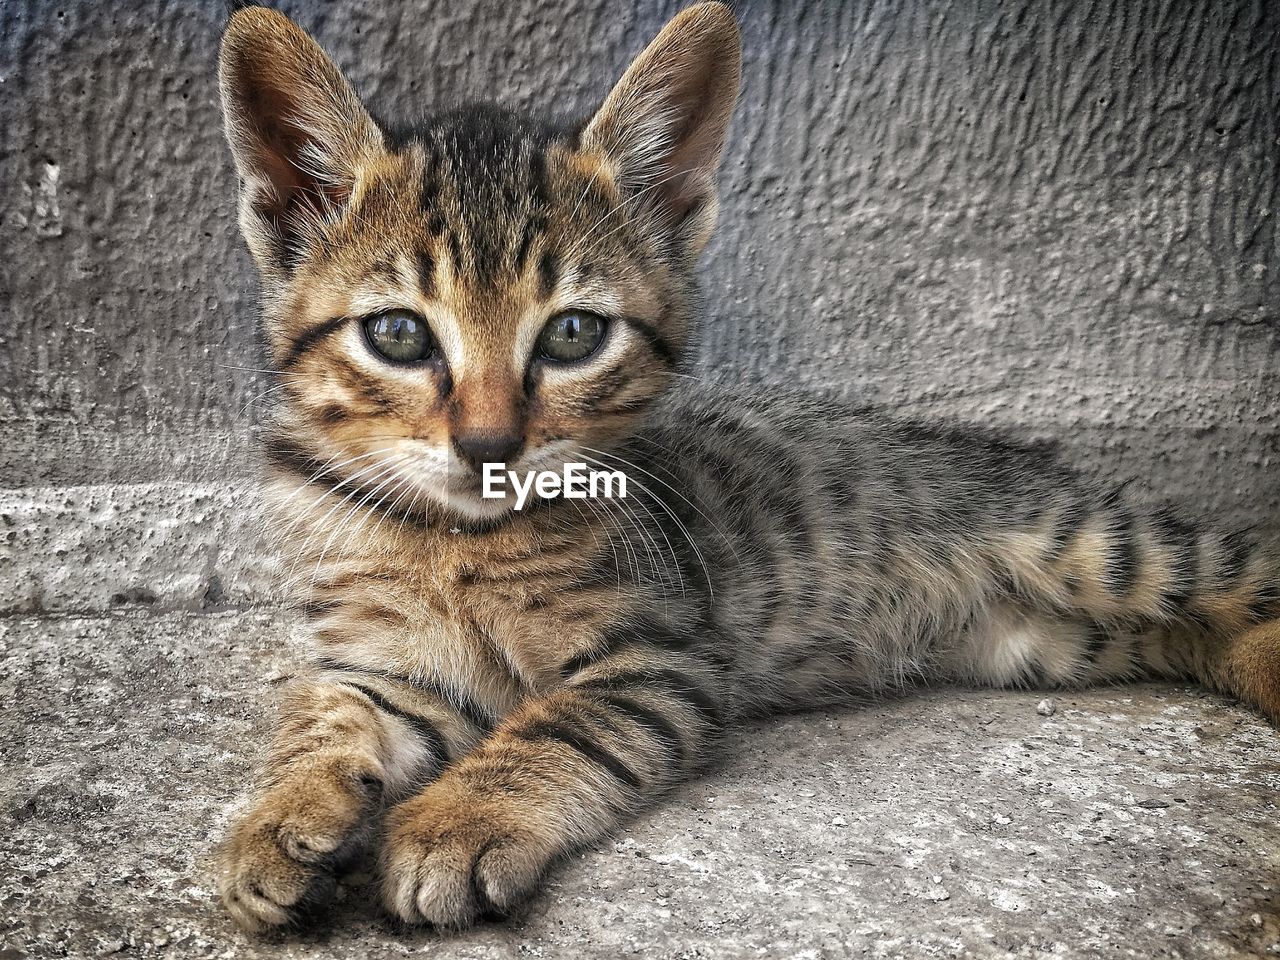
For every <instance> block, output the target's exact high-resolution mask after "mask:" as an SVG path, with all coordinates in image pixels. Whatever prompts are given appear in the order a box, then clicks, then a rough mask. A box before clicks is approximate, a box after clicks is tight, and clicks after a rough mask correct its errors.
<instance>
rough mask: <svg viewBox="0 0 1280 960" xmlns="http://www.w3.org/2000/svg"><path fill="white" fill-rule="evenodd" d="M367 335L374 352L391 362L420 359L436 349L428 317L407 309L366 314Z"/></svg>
mask: <svg viewBox="0 0 1280 960" xmlns="http://www.w3.org/2000/svg"><path fill="white" fill-rule="evenodd" d="M364 335H365V337H366V339H368V341H369V346H371V347H372V348H373V349H374V352H376V353H378V354H380V355H381V356H383V357H385V358H386V359H388V360H390V361H391V362H392V363H417V362H418V361H419V360H425V359H426V358H427V357H429V356H431V355H432V354H433V353H434V352H435V349H436V344H435V341H434V340H433V339H432V337H431V331H430V330H428V329H427V321H425V320H423V319H422V318H421V317H420V316H418V315H417V314H416V313H410V312H409V311H408V310H385V311H383V312H382V313H376V314H374V315H373V316H372V317H367V318H366V319H365V321H364Z"/></svg>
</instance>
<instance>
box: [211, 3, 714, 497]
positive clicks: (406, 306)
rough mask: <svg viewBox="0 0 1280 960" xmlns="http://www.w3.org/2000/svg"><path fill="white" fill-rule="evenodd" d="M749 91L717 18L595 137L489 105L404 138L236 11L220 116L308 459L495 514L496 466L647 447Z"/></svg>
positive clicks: (687, 38) (289, 31)
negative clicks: (486, 490) (486, 487)
mask: <svg viewBox="0 0 1280 960" xmlns="http://www.w3.org/2000/svg"><path fill="white" fill-rule="evenodd" d="M738 78H739V39H738V30H737V26H736V24H735V22H734V19H733V16H732V14H731V13H730V12H729V10H728V8H727V7H725V6H724V5H722V4H719V3H703V4H699V5H698V6H694V7H691V8H689V9H687V10H685V11H684V12H683V13H681V14H680V15H679V16H677V17H676V18H675V19H674V20H672V21H671V22H670V23H669V24H668V25H667V26H666V28H665V29H664V30H663V31H662V32H661V33H660V34H659V35H658V37H657V38H656V39H655V40H654V41H653V43H652V44H650V45H649V47H648V48H647V49H646V50H645V51H644V52H643V53H642V54H641V55H640V56H639V57H638V58H637V59H636V60H635V62H634V63H632V65H631V67H630V68H629V69H628V70H627V72H626V74H625V75H624V76H623V77H622V79H621V80H620V81H619V82H618V84H617V85H616V86H615V87H614V89H613V90H612V91H611V92H610V93H609V95H608V96H607V97H606V98H605V100H604V102H603V104H602V105H601V106H600V108H599V109H598V110H597V111H596V113H595V114H594V115H593V116H592V117H591V118H590V119H588V120H587V121H585V122H584V123H580V124H576V125H573V126H565V127H562V126H555V125H552V124H548V123H545V122H542V121H539V120H536V119H533V118H528V117H523V116H518V115H515V114H512V113H510V112H508V111H505V110H501V109H498V108H494V107H477V108H469V109H463V110H457V111H452V112H447V113H442V114H439V115H437V116H434V117H432V118H429V119H428V120H427V121H425V122H424V123H422V124H420V125H419V126H417V127H415V128H414V130H413V131H412V132H409V133H404V132H399V131H397V130H395V129H394V128H391V127H388V126H385V125H381V124H379V123H378V122H377V121H375V120H374V119H373V118H372V117H371V116H370V114H369V113H368V111H367V110H366V109H365V107H364V106H363V105H362V104H361V102H360V99H359V98H358V96H357V95H356V93H355V91H354V90H353V89H352V87H351V85H350V84H349V83H348V82H347V81H346V80H345V79H344V78H343V76H342V74H341V72H340V71H339V70H338V68H337V67H336V66H335V65H334V64H333V62H332V61H331V60H330V59H329V58H328V57H327V56H326V55H325V53H324V52H323V51H322V50H321V49H320V47H319V46H318V45H317V44H316V43H315V41H313V40H312V39H311V38H310V37H309V36H307V34H306V33H304V32H303V31H302V30H301V29H300V28H299V27H298V26H297V25H295V24H294V23H293V22H292V21H291V20H289V19H288V18H287V17H285V16H284V15H283V14H280V13H277V12H275V11H272V10H267V9H263V8H260V7H251V8H248V9H243V10H240V11H239V12H237V13H236V14H235V15H234V16H233V17H232V18H231V21H230V23H229V24H228V26H227V31H226V34H225V37H224V39H223V45H222V55H221V63H220V80H221V87H222V102H223V111H224V115H225V119H226V127H227V136H228V139H229V140H230V142H231V147H232V152H233V153H234V155H235V162H236V167H237V169H238V171H239V173H240V178H241V181H242V184H243V185H242V193H241V202H240V224H241V228H242V229H243V231H244V235H245V238H246V240H247V242H248V246H249V249H250V252H251V253H252V255H253V258H254V260H255V262H256V263H257V267H258V270H259V274H260V277H261V281H262V292H263V302H264V307H263V320H264V323H265V332H266V338H267V342H268V345H269V349H270V353H271V357H272V362H273V364H274V366H275V367H276V368H277V369H278V371H279V373H280V377H281V383H282V387H283V389H282V390H281V391H279V392H280V394H281V395H282V400H281V401H280V402H281V403H282V404H283V407H282V409H280V410H279V411H278V413H277V416H276V418H275V419H276V420H277V422H278V423H279V424H280V425H281V428H282V430H283V432H284V433H285V434H286V435H287V436H288V438H289V439H290V441H291V442H292V443H294V444H300V445H302V446H303V447H304V448H305V452H306V454H307V456H308V457H310V458H311V459H312V460H313V462H315V463H328V464H329V465H330V469H332V470H335V471H337V472H339V473H340V474H342V475H344V476H347V477H351V476H352V475H356V476H357V477H358V485H359V486H361V487H363V488H366V489H370V490H374V489H377V490H385V491H387V492H388V493H394V494H395V496H397V497H402V498H409V499H410V500H412V499H413V498H417V499H418V500H420V501H422V502H434V503H436V504H439V505H443V506H445V507H447V508H448V509H450V510H452V511H454V512H456V513H458V514H460V515H462V516H466V517H470V518H477V519H478V518H484V517H493V516H497V515H501V514H503V513H505V512H506V511H508V510H509V509H510V507H511V505H512V501H511V500H505V501H504V500H492V499H482V498H481V496H480V489H481V487H480V481H481V477H480V474H481V469H482V464H483V463H484V462H487V461H494V462H496V461H502V462H505V463H506V464H507V466H508V468H510V469H520V470H530V469H559V468H560V467H561V466H562V465H563V464H564V463H565V462H567V461H587V462H589V461H590V459H591V457H593V456H595V455H596V454H595V453H593V451H598V450H601V449H607V447H608V446H609V445H610V444H611V443H614V442H616V441H617V439H618V438H620V437H622V436H625V435H626V434H627V433H628V431H630V430H633V429H634V428H635V425H636V423H637V418H639V417H642V416H643V413H644V410H645V408H646V407H647V406H648V405H649V404H650V403H651V402H652V401H653V400H654V399H655V398H656V397H658V396H659V395H660V394H661V393H662V392H663V391H665V390H666V389H668V387H669V386H670V384H671V383H672V379H671V378H672V374H673V373H674V372H675V371H676V370H677V369H679V367H680V365H681V363H682V361H683V360H684V359H685V357H686V353H687V351H688V349H689V344H690V334H691V331H690V323H691V319H692V313H693V302H692V301H693V296H694V285H693V280H692V270H693V264H694V261H695V259H696V257H697V255H698V253H699V252H700V251H701V249H702V247H703V246H704V244H705V243H706V242H707V239H708V238H709V235H710V232H711V229H712V226H713V224H714V221H715V211H716V196H715V186H714V179H715V172H716V167H717V164H718V162H719V159H720V154H721V151H722V148H723V145H724V139H725V134H726V130H727V128H728V125H729V121H730V117H731V114H732V111H733V105H734V101H735V99H736V96H737V89H738ZM353 482H355V481H353ZM379 495H381V494H379Z"/></svg>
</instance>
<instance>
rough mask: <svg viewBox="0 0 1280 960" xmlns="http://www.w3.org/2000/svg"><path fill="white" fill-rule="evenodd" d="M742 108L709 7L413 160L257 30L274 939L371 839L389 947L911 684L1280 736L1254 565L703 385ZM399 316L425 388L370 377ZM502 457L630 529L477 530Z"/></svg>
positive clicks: (540, 508)
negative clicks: (302, 660)
mask: <svg viewBox="0 0 1280 960" xmlns="http://www.w3.org/2000/svg"><path fill="white" fill-rule="evenodd" d="M737 76H738V41H737V32H736V27H735V25H734V23H733V20H732V17H731V16H730V15H729V13H728V11H727V9H726V8H725V7H723V6H722V5H720V4H715V3H710V4H700V5H698V6H696V7H692V8H690V9H689V10H687V11H685V12H684V13H683V14H681V15H680V16H679V17H677V18H676V20H674V21H673V22H672V24H670V25H669V26H668V27H667V29H666V30H664V31H663V33H662V34H661V35H660V36H659V37H658V39H657V40H655V41H654V43H653V44H652V45H651V46H650V47H649V49H648V50H646V51H645V53H644V54H643V55H642V56H641V57H640V59H638V60H637V61H636V63H635V64H634V65H633V66H632V68H631V69H630V70H629V71H628V72H627V74H626V75H625V76H624V78H623V79H622V80H621V81H620V83H619V85H618V86H617V87H616V88H615V90H614V91H613V92H612V93H611V94H610V95H609V97H608V98H607V99H606V100H605V101H604V104H603V106H602V107H601V108H600V110H599V111H598V112H597V113H596V114H595V116H593V117H592V118H591V119H590V120H588V121H587V122H585V123H584V124H579V125H572V126H565V127H557V126H554V125H548V124H545V123H540V122H536V121H533V120H530V119H527V118H521V117H516V116H513V115H511V114H508V113H506V112H504V111H501V110H499V109H497V108H491V107H481V108H472V109H468V110H462V111H456V112H453V113H447V114H442V115H439V116H436V117H433V118H431V119H430V120H428V121H427V122H426V123H425V124H424V125H422V126H421V127H419V128H417V129H414V130H405V131H400V130H395V129H393V128H391V127H389V126H387V125H385V124H378V123H376V122H375V121H374V120H373V119H372V118H370V117H369V115H368V114H367V113H366V112H365V110H364V108H363V106H362V105H361V104H360V101H359V100H358V98H357V97H356V95H355V94H354V92H352V91H351V89H350V87H349V86H347V84H346V81H345V80H343V79H342V77H341V75H340V74H339V73H338V71H337V69H336V68H335V67H334V66H333V65H332V63H330V61H329V60H328V58H327V57H325V56H324V54H323V53H322V52H321V51H320V50H319V48H318V47H317V46H316V45H315V44H314V43H313V42H312V41H311V40H310V39H309V38H308V37H307V36H306V35H305V34H303V33H302V32H301V31H300V30H299V29H298V28H297V27H295V26H294V25H293V24H292V23H291V22H289V21H288V20H287V19H286V18H284V17H283V16H281V15H280V14H276V13H272V12H270V11H265V10H261V9H259V8H248V9H245V10H242V11H240V12H238V13H237V14H236V15H235V16H234V17H233V18H232V20H231V23H230V25H229V27H228V32H227V36H226V39H225V42H224V47H223V55H222V84H223V94H224V106H225V109H226V114H227V123H228V135H229V138H230V140H231V143H232V147H233V152H234V154H235V157H236V162H237V165H238V168H239V170H240V173H241V176H242V179H243V182H244V192H243V197H242V204H241V223H242V225H243V228H244V231H245V234H246V237H247V239H248V242H249V245H250V249H251V251H252V252H253V255H254V257H255V260H256V262H257V264H258V267H259V271H260V274H261V278H262V283H263V290H264V324H265V330H266V334H267V338H268V342H269V345H270V350H271V355H272V359H273V361H274V363H275V365H276V367H277V369H278V372H279V380H280V387H281V394H282V399H281V402H280V406H279V409H278V410H277V411H276V412H275V414H274V416H273V419H272V424H271V430H270V435H269V437H268V442H267V451H266V452H267V461H268V480H267V485H268V490H269V492H270V494H271V497H272V500H273V502H274V506H275V511H276V517H277V523H278V528H277V530H278V535H279V539H280V542H281V547H282V550H283V552H284V553H285V555H286V557H287V563H288V565H289V566H290V569H291V573H292V575H293V582H294V590H295V597H296V600H297V603H298V606H299V608H300V611H301V613H302V615H303V616H305V618H306V619H307V621H308V623H309V624H310V627H311V633H312V637H313V639H314V647H315V655H314V659H313V661H312V662H311V664H310V665H309V668H308V670H307V671H306V672H305V676H304V678H303V679H300V680H299V681H297V682H296V683H295V684H294V685H293V687H292V688H291V689H290V691H289V692H288V694H287V696H286V699H285V702H284V704H283V711H282V713H283V716H282V720H281V724H280V728H279V731H278V733H277V736H276V740H275V743H274V746H273V748H272V750H271V753H270V757H269V759H268V762H267V764H266V771H265V777H264V782H263V784H262V787H261V789H260V791H259V792H258V794H257V795H256V797H255V798H254V800H253V802H252V804H251V806H250V807H249V809H248V812H247V813H246V814H245V815H244V816H243V817H242V818H241V819H240V821H239V822H238V823H237V825H236V826H235V827H234V829H233V830H232V833H231V835H230V837H229V838H228V840H227V842H226V843H225V844H224V846H223V849H222V854H221V864H222V873H221V878H220V884H221V891H222V896H223V899H224V902H225V903H226V905H227V907H228V908H229V910H230V911H231V912H232V913H233V914H234V916H235V917H236V919H237V920H239V921H240V922H241V923H242V924H244V925H245V926H246V927H249V928H252V929H259V928H263V927H270V926H275V925H280V924H284V923H287V922H290V921H294V920H297V919H299V918H300V917H303V916H305V915H307V914H308V913H309V912H310V911H311V910H312V909H314V908H316V907H317V906H319V905H321V904H323V902H324V899H325V897H326V895H327V893H328V892H329V890H330V889H331V888H332V886H333V882H334V877H335V876H336V875H337V873H338V872H339V871H340V870H341V869H342V868H343V867H344V865H345V864H347V863H349V862H350V861H351V859H352V858H353V857H354V856H356V855H357V854H358V853H359V852H360V851H362V850H363V849H365V848H366V847H367V845H368V844H369V842H370V841H371V839H372V838H373V837H374V836H379V837H380V838H381V843H380V848H381V871H382V884H383V891H384V899H385V903H386V905H387V907H388V909H389V910H390V911H391V912H392V913H394V914H395V915H397V916H399V917H401V918H402V919H404V920H407V921H413V922H422V921H427V922H431V923H436V924H440V925H445V926H461V925H465V924H467V923H470V922H472V921H473V920H475V919H476V918H477V917H478V916H480V915H482V914H484V913H487V912H490V911H502V910H505V909H506V908H509V907H510V906H512V905H513V904H515V903H516V902H518V901H519V900H520V898H522V897H523V896H525V895H527V894H528V893H529V891H530V890H531V889H533V887H534V886H535V885H536V883H537V881H538V879H539V877H540V876H541V875H542V874H543V873H544V871H545V870H546V869H547V868H548V866H549V865H551V864H552V863H553V862H554V861H555V860H556V859H557V858H559V857H562V856H564V855H565V854H566V853H567V852H569V851H571V850H574V849H576V848H578V847H580V846H581V845H583V844H586V843H589V842H591V841H593V840H595V839H597V838H599V837H601V836H603V835H605V834H607V833H608V832H609V831H611V830H613V829H614V828H615V827H616V826H617V825H618V824H619V823H621V822H623V821H624V820H625V819H626V818H627V817H629V816H632V815H634V814H635V813H636V812H637V811H638V810H640V809H641V808H643V807H644V806H645V805H647V804H650V803H651V802H653V801H654V799H655V798H657V797H658V796H660V795H661V794H662V792H663V791H665V790H667V789H668V788H670V787H671V786H672V785H673V784H676V783H678V782H680V781H681V780H683V779H685V778H687V777H689V776H690V775H692V774H694V773H696V772H697V771H698V770H699V769H700V768H701V767H702V766H703V765H704V764H705V763H706V761H707V760H708V758H710V757H711V756H713V755H714V752H715V747H716V744H717V742H718V741H719V740H720V739H721V737H722V736H723V735H724V734H725V733H726V732H727V731H732V730H733V729H734V728H735V727H736V725H737V724H739V723H741V722H742V720H743V719H744V718H745V717H748V716H752V715H758V714H767V713H771V712H774V711H780V710H789V709H794V708H797V707H806V706H813V705H815V704H820V703H832V702H836V703H838V702H848V701H850V700H852V699H854V698H858V697H865V696H870V695H875V694H877V693H881V692H884V691H888V690H894V689H899V688H901V687H902V686H903V685H904V684H908V683H915V682H931V681H964V682H973V683H987V684H999V685H1025V686H1045V685H1048V686H1057V685H1077V684H1084V683H1096V682H1102V681H1110V680H1117V679H1125V678H1130V677H1137V676H1143V675H1156V676H1169V677H1192V678H1196V679H1198V680H1200V681H1203V682H1204V683H1206V684H1208V685H1209V686H1211V687H1213V688H1215V689H1218V690H1223V691H1226V692H1229V693H1232V694H1235V695H1237V696H1239V697H1241V698H1242V699H1244V700H1246V701H1248V702H1250V703H1252V704H1255V705H1256V706H1258V707H1260V708H1261V709H1262V710H1264V711H1265V712H1266V713H1267V714H1268V715H1270V716H1271V717H1272V718H1277V717H1280V628H1278V627H1277V626H1276V620H1275V618H1277V617H1278V616H1280V590H1278V587H1277V567H1276V565H1275V564H1274V562H1273V561H1272V560H1269V559H1267V558H1266V557H1264V556H1263V555H1262V554H1261V553H1260V552H1259V551H1257V550H1256V549H1254V548H1253V547H1252V546H1251V545H1250V543H1249V541H1248V539H1247V538H1245V537H1243V536H1237V535H1224V534H1222V533H1217V532H1214V531H1211V530H1209V529H1207V528H1204V527H1202V526H1200V525H1198V524H1195V523H1192V522H1191V521H1189V520H1186V519H1183V518H1181V517H1180V516H1179V515H1178V514H1176V513H1174V512H1172V511H1169V510H1157V509H1151V508H1149V507H1147V506H1145V505H1144V504H1143V502H1141V501H1140V500H1138V499H1135V498H1131V496H1130V495H1129V493H1128V492H1127V489H1126V488H1120V487H1107V486H1099V485H1096V484H1094V483H1092V482H1089V481H1086V480H1084V479H1082V478H1081V477H1079V476H1078V475H1077V474H1075V473H1074V472H1073V471H1072V470H1070V469H1069V468H1067V467H1065V466H1063V465H1061V464H1059V463H1056V462H1054V461H1053V460H1052V459H1051V458H1049V457H1047V456H1045V455H1042V454H1040V453H1036V452H1033V451H1029V450H1026V449H1022V448H1020V447H1017V446H1015V445H1010V444H1007V443H1004V442H1001V441H998V440H994V439H991V438H987V437H983V436H979V435H973V434H968V433H965V432H963V431H956V430H943V429H938V428H934V427H930V426H927V425H921V424H915V423H908V422H902V421H897V420H893V419H890V418H885V417H883V416H881V415H879V414H876V413H873V412H869V411H859V410H851V409H849V408H848V407H846V406H843V405H840V404H836V403H832V402H828V401H825V400H821V399H818V398H814V397H809V396H801V395H793V394H789V393H786V392H784V391H781V390H778V391H770V392H768V393H765V394H750V393H741V394H738V393H733V392H729V391H724V390H714V389H711V388H708V387H705V386H703V385H700V384H697V383H696V382H693V381H692V380H691V378H688V377H684V376H681V375H680V372H681V369H682V367H683V366H684V365H685V363H686V361H687V359H688V358H689V357H690V355H691V354H692V352H693V349H694V344H693V340H692V336H693V321H694V318H695V316H696V312H697V311H696V297H695V286H694V279H693V263H694V260H695V259H696V257H697V254H698V252H699V251H700V249H701V247H702V245H703V244H704V243H705V242H706V239H707V237H708V235H709V232H710V229H711V225H712V223H713V221H714V214H715V197H714V191H713V189H712V179H713V175H714V170H715V166H716V162H717V160H718V157H719V153H720V150H721V147H722V143H723V139H724V136H725V132H726V129H727V125H728V121H729V116H730V114H731V109H732V104H733V100H734V96H735V93H736V86H737ZM570 307H576V308H581V309H590V310H592V311H593V312H595V313H598V314H600V315H602V316H604V317H607V318H608V319H609V322H610V332H609V334H608V337H607V339H606V341H605V345H604V346H603V347H602V348H601V350H600V352H599V353H598V354H597V355H595V356H594V357H592V358H591V359H590V360H588V361H584V362H582V363H580V364H577V365H574V366H573V367H572V368H569V367H563V368H556V367H553V366H551V365H548V364H545V363H541V362H539V361H536V360H534V359H531V354H532V351H533V343H534V339H535V338H536V336H537V333H538V331H539V330H540V329H541V325H542V324H543V323H545V322H546V320H547V318H548V317H549V316H551V315H552V314H554V313H555V312H556V311H558V310H563V309H567V308H570ZM390 308H396V309H402V310H409V311H412V312H413V313H415V314H417V315H418V316H419V317H421V318H423V319H424V320H425V322H426V323H427V324H428V325H429V327H430V329H431V330H432V333H433V335H434V338H435V341H436V342H437V344H438V350H437V351H436V352H435V353H433V354H432V355H431V357H430V358H427V359H424V360H423V361H422V362H420V363H416V364H414V365H412V366H393V365H391V364H388V363H387V362H385V361H383V360H380V359H379V358H377V357H376V356H375V355H374V354H373V352H372V351H371V350H370V349H369V348H368V347H367V345H366V344H365V343H364V342H363V340H362V338H361V333H360V329H361V318H363V317H365V316H367V315H369V314H372V313H376V312H377V311H380V310H385V309H390ZM474 436H479V437H481V438H484V437H490V436H498V437H503V438H506V440H510V441H511V442H513V443H515V444H516V449H517V452H516V453H515V454H514V465H517V466H520V467H522V468H525V469H530V468H533V467H543V468H548V467H552V468H554V467H559V466H560V465H562V464H564V463H565V462H568V461H575V460H580V461H585V462H588V463H593V464H595V465H597V466H600V467H604V468H609V469H615V468H616V469H622V470H623V471H624V472H625V473H626V474H627V475H628V477H629V479H630V484H631V491H630V492H631V496H630V497H628V498H627V499H622V500H598V501H585V502H584V501H568V500H549V501H542V502H538V503H536V504H535V506H534V507H533V509H530V510H526V511H524V512H513V511H512V510H511V508H510V507H511V505H510V503H509V502H498V503H496V504H495V503H494V502H492V501H482V500H481V499H480V498H479V497H478V495H477V478H476V475H475V470H474V468H472V467H471V466H469V465H468V462H467V461H466V458H465V457H462V456H460V455H459V450H458V445H459V442H460V441H459V438H463V437H474ZM504 442H505V441H504Z"/></svg>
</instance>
